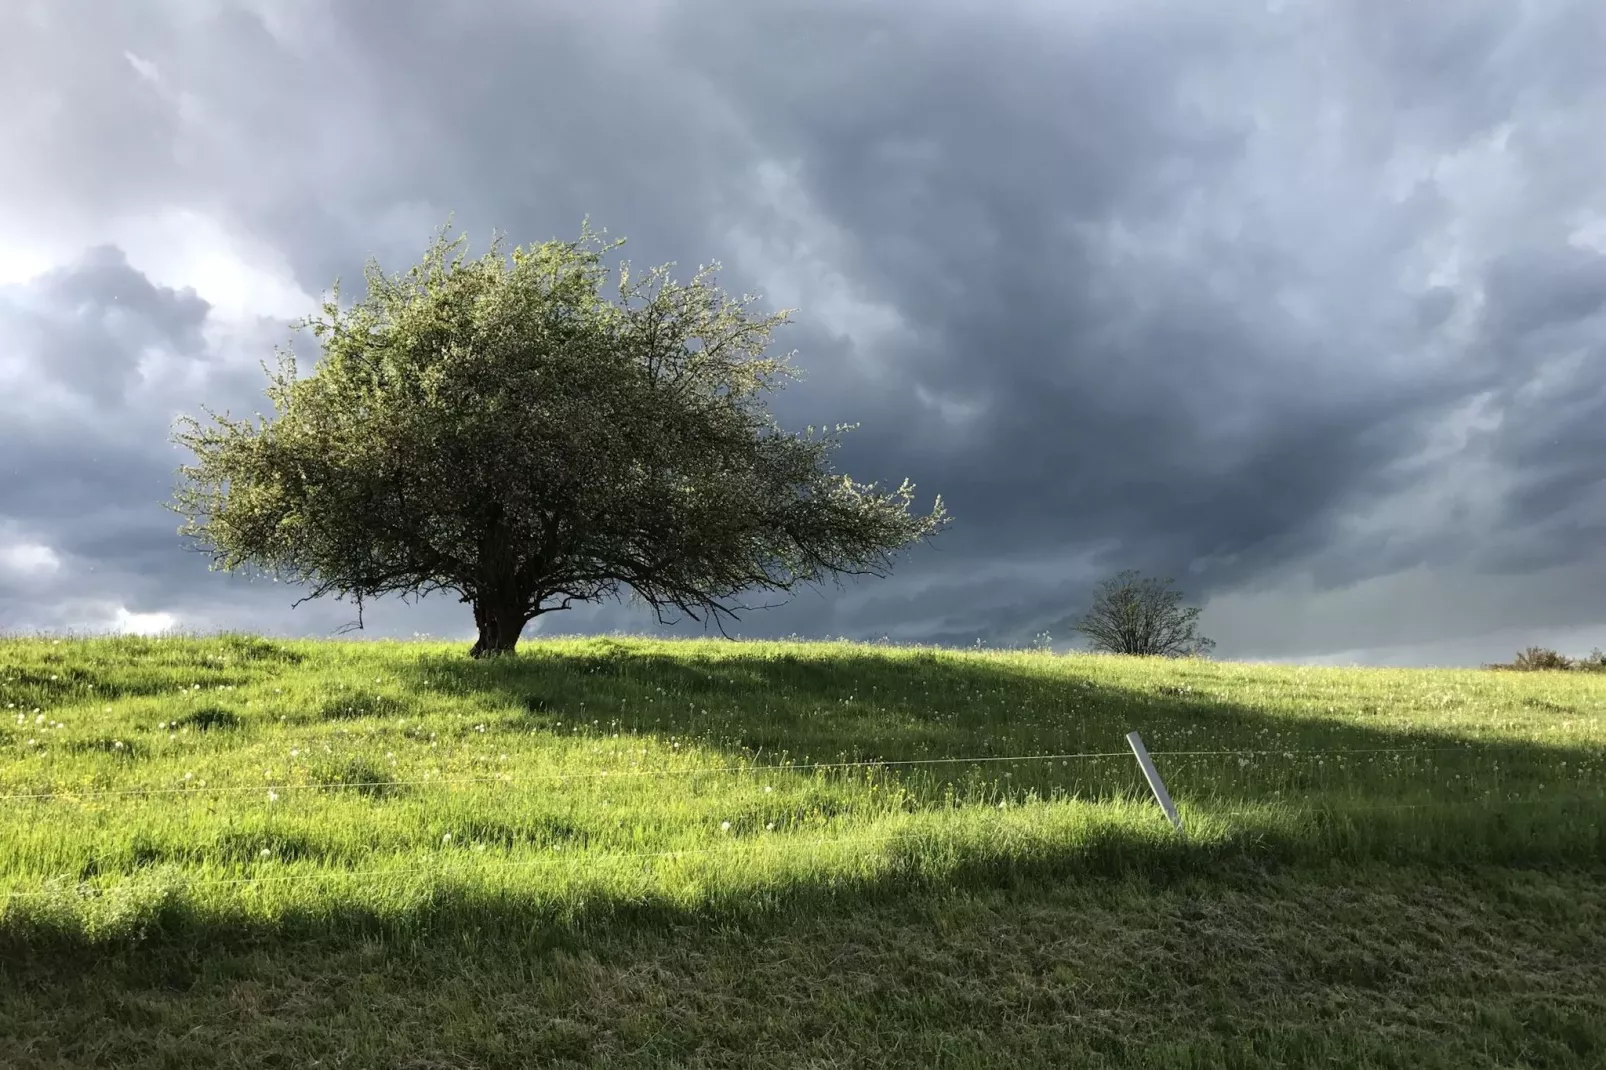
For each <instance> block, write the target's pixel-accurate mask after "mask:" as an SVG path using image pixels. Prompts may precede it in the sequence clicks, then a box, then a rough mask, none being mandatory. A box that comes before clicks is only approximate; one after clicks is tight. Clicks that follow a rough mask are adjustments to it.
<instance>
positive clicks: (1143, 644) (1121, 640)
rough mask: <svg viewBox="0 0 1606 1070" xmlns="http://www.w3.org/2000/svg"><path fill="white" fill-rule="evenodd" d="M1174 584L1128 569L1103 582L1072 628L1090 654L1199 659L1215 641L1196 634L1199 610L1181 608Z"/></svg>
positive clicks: (1210, 648)
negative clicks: (1083, 637)
mask: <svg viewBox="0 0 1606 1070" xmlns="http://www.w3.org/2000/svg"><path fill="white" fill-rule="evenodd" d="M1172 582H1173V581H1172V580H1170V579H1165V580H1156V579H1144V578H1142V577H1141V576H1140V575H1139V574H1138V573H1137V572H1136V571H1134V570H1131V569H1128V570H1127V571H1125V572H1122V573H1120V574H1119V575H1117V576H1115V577H1114V578H1113V579H1108V580H1105V581H1104V582H1103V583H1101V584H1100V585H1099V587H1098V589H1097V591H1096V592H1095V593H1094V596H1093V607H1092V609H1090V610H1089V611H1088V614H1087V616H1085V617H1083V618H1082V619H1081V621H1080V622H1078V623H1077V625H1076V630H1077V631H1079V632H1081V633H1082V634H1084V635H1086V636H1087V637H1088V639H1089V640H1090V641H1091V642H1090V645H1091V646H1092V648H1093V649H1094V650H1103V651H1106V652H1108V653H1111V654H1143V655H1160V656H1163V657H1182V656H1186V655H1203V654H1206V653H1208V652H1209V651H1211V650H1212V649H1214V648H1215V645H1216V644H1215V642H1214V640H1211V639H1206V638H1205V637H1204V636H1202V635H1197V634H1195V631H1194V629H1195V627H1196V622H1197V621H1198V619H1199V610H1198V609H1197V608H1188V609H1184V608H1183V607H1182V593H1181V592H1180V591H1176V590H1173V589H1171V584H1172Z"/></svg>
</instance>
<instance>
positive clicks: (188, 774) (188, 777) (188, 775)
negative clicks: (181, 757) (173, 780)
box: [184, 773, 195, 780]
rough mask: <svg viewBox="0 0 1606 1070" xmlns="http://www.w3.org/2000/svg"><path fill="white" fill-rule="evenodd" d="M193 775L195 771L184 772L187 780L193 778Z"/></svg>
mask: <svg viewBox="0 0 1606 1070" xmlns="http://www.w3.org/2000/svg"><path fill="white" fill-rule="evenodd" d="M193 776H195V774H194V773H185V774H184V779H185V780H189V779H190V778H191V777H193Z"/></svg>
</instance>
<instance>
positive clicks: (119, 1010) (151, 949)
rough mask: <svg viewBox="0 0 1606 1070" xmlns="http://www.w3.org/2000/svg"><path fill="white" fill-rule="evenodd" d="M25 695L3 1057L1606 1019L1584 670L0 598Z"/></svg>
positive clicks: (1020, 1049) (869, 1042)
mask: <svg viewBox="0 0 1606 1070" xmlns="http://www.w3.org/2000/svg"><path fill="white" fill-rule="evenodd" d="M0 706H3V707H4V709H0V717H3V720H0V728H3V729H5V731H3V732H0V1065H4V1066H8V1067H10V1066H16V1067H33V1066H41V1067H43V1066H82V1065H96V1066H203V1065H236V1064H238V1065H251V1066H285V1067H303V1066H312V1065H324V1066H413V1067H492V1066H526V1065H620V1066H710V1067H711V1066H733V1067H734V1066H819V1067H826V1066H844V1067H846V1066H854V1067H859V1066H995V1065H1011V1066H1021V1065H1027V1066H1039V1065H1040V1066H1056V1067H1065V1066H1078V1065H1087V1066H1140V1065H1141V1066H1176V1067H1195V1066H1197V1067H1216V1066H1277V1065H1329V1066H1330V1065H1344V1066H1399V1067H1421V1066H1445V1067H1451V1066H1454V1067H1468V1066H1505V1067H1510V1066H1535V1067H1539V1066H1598V1065H1601V1064H1602V1062H1603V1061H1606V995H1602V993H1606V880H1603V878H1606V831H1603V829H1606V825H1603V821H1602V819H1603V818H1606V791H1603V790H1602V789H1603V788H1606V675H1602V674H1579V673H1560V672H1557V673H1521V674H1517V673H1493V672H1486V671H1478V670H1455V671H1451V670H1399V669H1316V668H1298V667H1285V666H1275V667H1274V666H1250V665H1239V664H1230V663H1213V662H1204V661H1175V662H1173V661H1159V660H1147V659H1126V658H1114V657H1092V656H1072V657H1054V656H1049V655H1042V654H1028V653H968V652H967V653H959V652H948V651H935V650H922V649H908V648H886V647H872V646H857V645H849V644H782V643H748V642H744V643H724V642H654V641H645V640H643V641H618V640H605V639H595V640H583V641H581V640H576V641H552V642H538V643H530V644H526V646H525V647H524V648H523V649H522V651H521V653H520V655H519V656H518V657H516V658H513V659H503V660H501V661H493V662H472V661H469V660H467V659H466V658H464V657H463V655H462V651H461V649H460V647H459V646H457V645H452V646H446V645H437V644H420V643H384V642H323V641H304V642H279V641H273V642H270V641H265V640H261V639H255V638H251V637H245V636H222V637H216V638H206V639H201V638H196V639H161V640H145V639H132V638H123V639H94V640H59V641H58V640H50V639H7V640H0ZM1134 729H1135V730H1137V731H1139V732H1141V733H1142V735H1143V738H1144V740H1145V742H1146V743H1147V745H1148V747H1149V749H1150V751H1151V752H1153V754H1154V758H1155V762H1156V765H1157V766H1158V767H1159V769H1160V772H1161V773H1162V774H1163V776H1164V777H1165V779H1166V782H1167V784H1168V786H1169V787H1170V790H1171V793H1172V794H1173V796H1174V797H1175V798H1176V800H1177V803H1178V806H1179V809H1180V811H1181V814H1182V818H1183V821H1184V826H1185V834H1184V835H1178V834H1177V833H1176V831H1175V830H1174V829H1173V828H1172V827H1171V826H1170V824H1169V823H1168V822H1167V821H1166V820H1165V819H1164V817H1163V816H1162V815H1161V813H1160V812H1159V809H1158V808H1157V807H1156V805H1155V803H1154V801H1153V799H1152V798H1151V797H1150V796H1149V795H1148V793H1147V788H1146V787H1145V786H1144V783H1143V780H1142V777H1141V774H1140V773H1139V770H1138V767H1137V764H1136V762H1135V761H1134V760H1133V757H1132V755H1131V753H1130V751H1129V750H1128V749H1127V747H1126V744H1125V741H1124V738H1123V737H1124V736H1125V734H1126V733H1127V732H1128V731H1131V730H1134Z"/></svg>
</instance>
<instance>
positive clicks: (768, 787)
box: [764, 784, 775, 795]
mask: <svg viewBox="0 0 1606 1070" xmlns="http://www.w3.org/2000/svg"><path fill="white" fill-rule="evenodd" d="M774 790H775V789H774V788H772V787H770V786H769V785H768V784H765V785H764V794H765V795H768V794H769V793H770V792H772V791H774Z"/></svg>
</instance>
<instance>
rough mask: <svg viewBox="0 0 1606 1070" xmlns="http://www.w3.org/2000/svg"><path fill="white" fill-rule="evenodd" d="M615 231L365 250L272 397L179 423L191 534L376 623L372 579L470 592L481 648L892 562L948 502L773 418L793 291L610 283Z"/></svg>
mask: <svg viewBox="0 0 1606 1070" xmlns="http://www.w3.org/2000/svg"><path fill="white" fill-rule="evenodd" d="M619 244H621V243H620V242H614V243H611V244H604V243H602V242H600V241H599V240H598V239H597V237H596V236H595V235H593V234H592V233H591V231H590V230H589V228H586V227H582V234H581V238H580V239H579V240H578V241H575V242H560V241H552V242H547V243H545V244H542V245H539V246H535V247H530V248H526V247H522V246H521V247H519V248H517V249H515V250H513V252H512V256H511V260H509V258H508V257H506V256H505V255H504V254H503V252H502V247H501V242H500V238H498V239H496V240H494V241H493V242H492V246H491V249H490V250H489V251H488V252H487V253H485V254H484V255H483V256H481V257H480V258H479V259H477V260H468V259H467V258H466V254H465V253H464V250H463V245H464V239H463V238H461V237H459V238H457V239H455V240H452V241H448V240H447V238H446V233H445V230H444V229H443V230H442V232H441V233H439V234H438V235H437V236H436V238H435V240H434V241H433V242H432V244H431V245H430V247H429V249H428V251H427V253H426V254H425V256H424V258H423V260H422V262H421V263H419V264H418V265H417V266H415V267H414V268H412V269H411V270H410V271H409V272H408V273H407V274H406V275H403V276H396V277H387V276H386V275H384V274H383V273H382V272H381V271H380V270H379V267H378V265H377V264H373V263H370V264H369V265H368V268H367V271H366V280H367V288H368V292H367V295H366V297H364V298H363V299H362V300H361V301H359V302H357V303H356V304H355V305H353V306H352V307H351V308H350V309H343V308H342V307H341V306H340V300H339V287H338V284H337V285H336V288H335V292H334V295H333V296H332V297H331V298H330V300H328V301H327V302H326V303H325V304H324V306H323V315H322V316H321V317H311V318H309V319H307V320H306V321H304V322H303V323H301V324H300V325H299V326H301V327H308V328H311V330H312V332H313V334H314V336H315V337H316V338H317V339H318V340H319V341H320V343H321V344H322V346H323V351H324V355H323V360H322V361H321V362H320V364H319V365H318V368H317V370H316V371H315V372H314V374H312V375H311V376H309V377H307V378H305V379H302V378H299V377H298V371H297V366H296V361H295V357H294V355H293V353H292V352H290V351H289V350H285V351H282V352H281V353H280V354H279V367H278V371H277V373H276V374H275V373H271V372H270V373H269V377H270V381H271V385H270V387H269V389H268V396H269V397H270V398H271V399H272V401H273V402H274V406H275V410H276V413H277V418H276V419H274V420H272V421H271V422H270V421H268V420H266V419H264V418H262V417H261V414H258V417H259V422H258V424H257V425H256V426H253V425H252V424H251V423H250V422H249V421H248V420H241V421H235V420H231V419H230V418H229V417H228V416H227V415H224V416H218V415H217V414H215V413H212V412H211V411H210V410H207V412H208V415H210V416H211V417H212V418H213V421H214V424H215V426H209V427H203V426H202V425H201V424H200V423H199V422H198V421H197V420H195V419H194V418H191V417H184V418H182V419H181V421H180V424H179V429H178V430H176V431H175V435H174V440H175V441H176V442H177V443H179V444H181V445H183V446H186V447H188V448H189V449H190V450H191V451H193V452H194V454H195V455H196V457H197V462H196V463H195V464H193V465H187V466H184V467H183V468H181V469H180V473H181V475H182V477H183V482H182V484H181V486H180V488H179V490H178V491H177V493H176V495H175V504H174V506H173V508H174V509H175V511H177V512H179V513H180V514H181V515H183V516H184V517H185V518H186V523H185V525H184V526H183V527H181V528H180V532H181V533H182V534H184V535H186V536H189V537H191V538H193V539H195V540H196V542H197V543H198V544H199V545H200V546H201V547H202V548H203V549H205V550H206V551H207V552H209V553H210V554H211V556H212V566H213V567H214V568H221V569H229V570H233V569H243V568H247V567H253V566H254V567H256V568H258V569H261V570H262V571H264V572H266V573H271V574H272V575H273V577H274V579H275V580H278V579H287V580H289V581H290V582H293V583H300V584H307V585H310V586H311V587H312V593H311V594H309V595H308V596H307V597H308V598H317V597H320V596H322V595H324V594H328V593H335V594H336V595H337V596H340V597H346V596H353V597H355V599H356V600H357V602H358V606H359V624H360V619H361V618H360V612H361V608H360V607H361V603H362V600H363V599H364V598H372V597H375V596H378V595H381V594H385V593H400V594H402V595H404V596H405V595H407V594H414V595H423V594H427V593H431V592H434V591H450V592H453V593H456V594H458V595H459V596H460V598H461V600H462V601H464V602H469V603H472V604H473V607H474V613H475V619H476V623H477V624H478V626H479V630H480V641H479V642H478V643H476V645H475V649H474V651H473V652H474V653H475V654H485V653H498V652H505V651H510V650H512V649H513V648H514V645H515V644H516V642H517V640H518V636H519V633H520V632H521V630H522V629H523V627H524V625H525V624H526V623H527V622H528V621H529V620H531V619H533V618H534V617H535V616H537V615H539V614H541V613H546V612H550V611H553V610H559V609H565V608H568V607H569V606H570V605H571V604H572V603H574V602H576V601H593V600H597V599H604V598H612V597H623V596H625V595H626V594H629V595H631V596H633V597H635V598H637V599H639V600H640V601H642V602H644V603H646V604H647V605H649V606H651V607H653V609H654V610H655V611H656V612H657V613H658V615H659V617H660V619H664V615H665V613H670V614H673V613H675V612H679V613H682V614H685V615H686V616H689V617H691V618H692V619H694V620H706V619H712V620H713V621H715V622H716V623H718V622H720V621H722V620H723V619H725V618H734V617H735V616H736V615H737V613H738V611H739V610H742V609H745V608H749V607H745V606H742V605H740V604H738V603H736V602H735V601H734V600H735V599H736V597H737V596H738V595H740V594H742V593H743V592H746V591H751V590H768V591H778V592H788V591H792V590H794V589H795V588H796V587H798V586H799V585H802V584H810V583H817V582H820V581H822V580H824V579H826V578H827V577H832V576H841V575H884V574H885V572H886V570H887V569H889V568H890V567H891V560H892V555H893V554H894V553H895V552H896V551H898V550H899V549H901V548H903V547H906V546H908V545H910V544H911V543H914V542H917V541H919V540H922V539H924V538H926V537H928V536H930V535H932V534H934V533H935V532H937V531H938V530H939V529H940V528H941V527H942V526H943V525H944V524H945V522H946V519H947V517H946V513H945V511H944V509H943V506H942V500H941V499H940V498H938V499H937V501H936V503H935V505H934V507H933V509H932V511H931V512H930V513H929V514H927V515H924V516H920V515H917V514H914V513H912V512H911V506H912V504H913V490H914V488H913V486H912V485H911V484H910V483H908V482H907V481H905V482H904V483H903V484H902V485H901V486H899V487H898V488H897V489H896V490H892V491H884V490H881V489H879V488H878V487H877V486H875V485H874V484H861V483H856V482H854V481H853V480H852V479H850V478H848V477H846V476H841V475H837V474H834V473H833V472H832V470H831V467H830V463H829V461H830V455H831V453H832V451H833V450H834V449H835V448H836V447H837V445H838V444H839V436H840V434H841V433H842V432H844V431H846V430H848V428H846V427H842V426H839V427H837V428H836V429H835V431H834V432H832V433H828V434H818V435H817V434H816V433H815V432H814V429H813V428H810V429H809V430H808V431H807V432H805V433H803V434H793V433H788V432H784V431H782V430H781V429H780V428H779V427H777V426H776V424H775V421H774V419H773V417H772V416H771V415H770V413H769V412H768V410H767V408H766V407H765V404H764V398H765V395H766V394H767V393H768V392H771V391H773V390H775V389H778V388H779V387H780V386H781V385H783V384H784V382H785V380H787V379H788V378H790V377H791V376H792V375H793V372H792V371H791V369H790V368H789V366H788V364H787V362H786V359H785V358H783V357H776V356H771V355H768V348H769V345H770V338H771V333H772V331H773V330H774V329H775V328H776V327H777V326H779V325H781V324H783V323H785V322H786V320H787V317H788V313H787V312H784V311H783V312H779V313H776V314H773V315H769V316H760V315H755V314H754V313H753V312H752V310H751V308H750V306H751V305H752V303H753V302H754V301H755V300H756V299H755V298H753V297H743V298H741V299H740V300H735V299H732V298H730V297H728V296H726V295H725V294H723V293H722V292H720V291H719V290H718V289H717V288H716V287H715V286H714V284H713V280H712V270H713V269H711V268H704V269H702V270H701V271H699V272H698V274H697V275H696V276H695V278H694V279H693V280H692V281H691V282H690V283H685V284H682V283H678V282H676V281H674V280H673V279H671V278H670V276H669V274H668V266H664V267H659V268H655V269H653V270H652V271H650V272H648V273H647V274H646V275H644V276H641V277H632V276H631V274H630V270H629V265H628V264H621V266H620V268H619V273H618V283H617V300H615V301H609V300H605V299H604V297H603V295H602V287H603V284H604V282H605V280H606V279H607V276H608V271H607V270H606V268H605V267H604V266H603V264H602V256H603V254H604V253H606V252H607V251H609V250H611V249H613V248H615V247H617V246H618V245H619ZM264 370H265V371H266V370H267V369H266V368H264ZM303 600H305V599H303Z"/></svg>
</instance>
